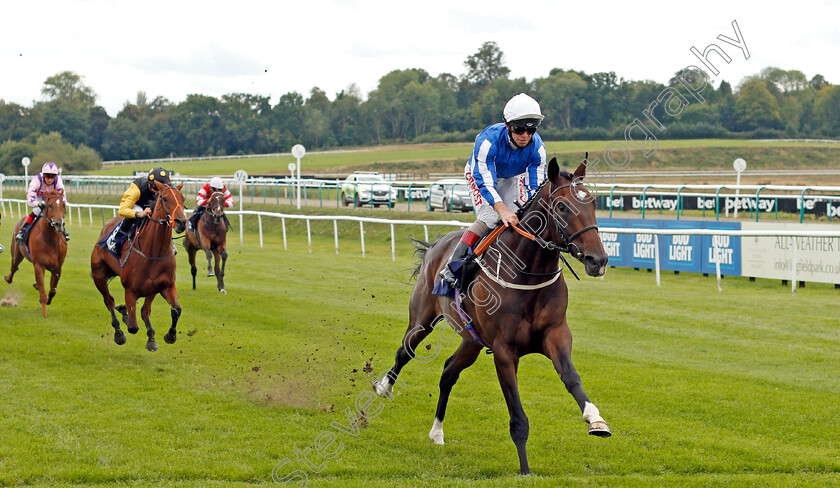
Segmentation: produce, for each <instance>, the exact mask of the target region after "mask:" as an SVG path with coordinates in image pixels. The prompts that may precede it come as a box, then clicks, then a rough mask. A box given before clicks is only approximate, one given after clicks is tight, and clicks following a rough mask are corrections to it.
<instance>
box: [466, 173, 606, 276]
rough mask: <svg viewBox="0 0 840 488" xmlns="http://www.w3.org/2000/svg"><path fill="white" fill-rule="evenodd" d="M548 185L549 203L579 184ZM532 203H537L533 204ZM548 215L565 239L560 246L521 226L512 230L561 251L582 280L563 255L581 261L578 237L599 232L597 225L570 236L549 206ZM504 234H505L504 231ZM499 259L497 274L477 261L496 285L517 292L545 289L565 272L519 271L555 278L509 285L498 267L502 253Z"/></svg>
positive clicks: (512, 226) (544, 247)
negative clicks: (533, 282)
mask: <svg viewBox="0 0 840 488" xmlns="http://www.w3.org/2000/svg"><path fill="white" fill-rule="evenodd" d="M546 183H548V194H549V201H550V200H551V198H550V196H551V195H553V194H554V192H556V191H559V190H562V189H563V188H571V187H574V186H575V185H577V184H578V183H579V182H578V181H575V180H574V179H573V180H572V181H571V182H570V183H568V184H565V185H561V186H558V187H557V188H555V189H554V190H552V183H551V180H548V179H546ZM540 189H542V188H540ZM532 203H536V202H532ZM524 209H525V207H523V208H522V209H520V212H523V211H524ZM546 213H547V214H549V216H550V217H551V220H552V221H553V222H554V226H555V229H556V230H557V232H558V233H559V234H560V236H561V237H562V238H563V242H562V243H559V244H558V243H556V242H554V241H553V240H550V239H549V240H546V239H543V238H542V237H540V236H538V235H534V234H531V233H530V232H528V231H526V230H525V229H523V228H522V227H520V226H519V225H511V226H510V228H512V229H513V230H514V231H516V232H517V233H519V234H520V235H521V236H522V237H525V238H526V239H530V240H532V241H534V242H536V243H537V244H538V245H539V246H540V247H542V248H543V249H547V250H549V251H559V252H558V256H559V257H560V259H561V260H562V261H563V263H564V264H565V265H566V267H567V268H569V271H571V272H572V274H573V275H574V277H575V278H577V279H578V280H580V277H579V276H578V274H577V273H576V272H575V270H574V268H572V267H571V265H570V264H569V262H568V261H567V260H566V258H565V256H563V254H562V253H564V252H565V253H568V254H570V255H572V256H574V257H575V258H576V259H580V258H581V257H582V256H583V251H581V250H580V247H578V245H577V244H575V243H574V240H575V238H577V237H578V236H580V235H581V234H583V233H584V232H587V231H590V230H593V229H594V230H596V231H597V230H598V226H597V225H595V224H591V225H587V226H585V227H583V228H581V229H578V230H577V231H575V232H573V233H572V234H569V233H568V231H566V227H565V226H564V225H563V222H562V221H561V219H560V218H559V217H558V216H557V215H556V214H555V212H554V211H553V209H552V207H551V206H549V208H548V209H547V211H546ZM523 216H524V215H523ZM505 230H507V228H505ZM502 232H504V230H503V231H502ZM498 259H499V261H497V269H496V273H495V274H494V273H493V272H492V270H490V269H488V268H487V267H486V266H485V265H484V264H483V263H482V261H481V259H477V260H476V262H477V263H478V265H479V267H480V268H481V269H482V270H483V271H484V273H485V274H486V275H487V276H488V277H489V278H490V279H491V280H493V281H495V282H496V283H498V284H499V285H501V286H502V287H505V288H513V289H517V290H537V289H539V288H544V287H546V286H548V285H551V284H552V283H554V282H555V281H557V279H558V278H560V274H561V273H562V271H563V268H560V269H558V270H557V271H555V272H552V273H529V272H527V271H524V270H520V271H519V272H520V273H522V274H524V275H528V276H543V277H545V276H553V278H551V279H549V280H547V281H544V282H542V283H539V284H536V285H520V284H516V283H509V282H507V281H505V280H503V279H502V278H501V276H500V274H499V269H498V267H499V265H500V260H501V253H500V255H499V257H498Z"/></svg>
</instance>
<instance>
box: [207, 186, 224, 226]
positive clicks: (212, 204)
mask: <svg viewBox="0 0 840 488" xmlns="http://www.w3.org/2000/svg"><path fill="white" fill-rule="evenodd" d="M207 210H208V213H209V214H210V215H212V216H213V218H214V219H216V220H219V219H220V218H222V216H224V215H225V194H224V193H222V192H220V191H216V192H213V194H212V195H210V201H209V203H208V204H207Z"/></svg>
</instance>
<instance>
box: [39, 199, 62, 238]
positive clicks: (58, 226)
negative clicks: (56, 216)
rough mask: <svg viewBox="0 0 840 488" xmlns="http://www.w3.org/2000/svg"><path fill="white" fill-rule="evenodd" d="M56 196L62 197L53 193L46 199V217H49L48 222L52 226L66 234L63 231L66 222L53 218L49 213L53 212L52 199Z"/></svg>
mask: <svg viewBox="0 0 840 488" xmlns="http://www.w3.org/2000/svg"><path fill="white" fill-rule="evenodd" d="M56 198H61V195H53V196H51V197H47V198H45V199H44V204H45V208H44V218H46V219H47V222H48V223H49V224H50V227H52V228H53V229H54V230H55V231H56V232H58V233H59V234H61V235H64V232H63V231H64V222H59V221H57V220H53V218H52V217H51V216H50V215H48V214H50V213H52V212H51V211H50V210H51V208H50V200H54V199H56Z"/></svg>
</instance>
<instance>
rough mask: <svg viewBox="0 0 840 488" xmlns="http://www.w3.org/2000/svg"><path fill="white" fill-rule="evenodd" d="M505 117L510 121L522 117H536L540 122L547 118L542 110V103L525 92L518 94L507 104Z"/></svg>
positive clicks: (506, 120)
mask: <svg viewBox="0 0 840 488" xmlns="http://www.w3.org/2000/svg"><path fill="white" fill-rule="evenodd" d="M504 117H505V122H508V123H510V122H513V121H514V120H521V119H536V120H537V122H538V123H539V122H542V120H543V119H544V118H545V116H544V115H543V114H542V112H541V111H540V104H539V103H537V101H536V100H534V99H533V98H531V97H529V96H528V95H526V94H524V93H520V94H519V95H516V96H515V97H513V98H511V99H510V100H509V101H508V103H507V104H505V110H504Z"/></svg>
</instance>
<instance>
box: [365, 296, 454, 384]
mask: <svg viewBox="0 0 840 488" xmlns="http://www.w3.org/2000/svg"><path fill="white" fill-rule="evenodd" d="M419 295H420V294H415V295H414V296H412V300H411V302H412V303H411V304H410V305H409V326H408V330H406V332H405V335H404V336H403V341H402V345H401V346H400V347H399V348H397V353H396V355H395V358H394V366H393V367H392V368H391V369H390V370H388V371H386V372H385V373H384V374H383V375H382V376H381V377H380V379H378V380H374V382H373V389H374V391H376V394H377V395H379V396H381V397H383V398H386V397H390V396H391V390H392V389H393V387H394V382H396V381H397V377H398V376H399V374H400V371H401V370H402V368H403V367H404V366H405V365H406V364H408V362H409V361H410V360H412V359H416V360H417V361H420V362H428V361H431V360H432V359H434V356H436V355H437V353H438V352H439V351H436V352H435V353H434V354H433V355H431V356H432V357H428V356H425V357H424V356H421V355H419V354H417V353H416V351H417V346H418V345H420V343H421V342H422V341H423V339H425V338H426V336H428V335H429V334H430V333H431V332H432V331H433V330H434V328H435V324H437V322H438V320H439V318H438V312H437V309H436V308H435V304H436V301H437V297H436V296H434V295H432V294H431V293H429V294H423V296H422V297H420V298H418V296H419ZM415 299H416V300H417V303H416V304H415ZM441 317H442V316H441ZM412 324H413V325H412Z"/></svg>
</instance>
